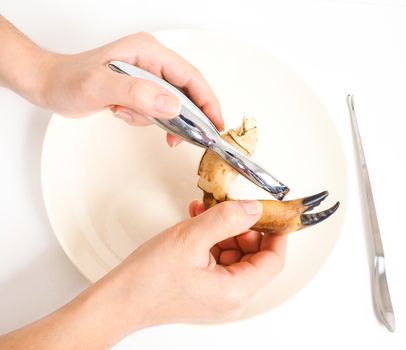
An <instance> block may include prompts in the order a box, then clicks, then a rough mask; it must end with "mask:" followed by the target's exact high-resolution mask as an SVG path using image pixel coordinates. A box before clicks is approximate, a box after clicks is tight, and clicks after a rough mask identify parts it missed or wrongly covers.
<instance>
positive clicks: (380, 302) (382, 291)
mask: <svg viewBox="0 0 406 350" xmlns="http://www.w3.org/2000/svg"><path fill="white" fill-rule="evenodd" d="M347 104H348V109H349V111H350V117H351V124H352V130H353V134H354V138H355V144H356V148H357V154H358V158H359V161H360V168H361V176H362V184H363V190H364V193H365V196H366V199H367V210H368V214H369V219H370V223H371V234H372V240H373V246H374V254H375V261H374V275H373V300H374V305H375V308H376V311H377V313H378V314H379V316H380V318H381V320H382V322H383V324H384V325H385V326H386V327H387V328H388V330H389V331H391V332H394V331H395V314H394V312H393V307H392V302H391V298H390V294H389V287H388V282H387V279H386V272H385V255H384V252H383V245H382V239H381V234H380V231H379V224H378V217H377V214H376V208H375V202H374V196H373V194H372V187H371V181H370V179H369V173H368V167H367V162H366V160H365V155H364V149H363V147H362V141H361V135H360V132H359V128H358V123H357V117H356V114H355V108H354V97H353V95H348V96H347Z"/></svg>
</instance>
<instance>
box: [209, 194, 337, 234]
mask: <svg viewBox="0 0 406 350" xmlns="http://www.w3.org/2000/svg"><path fill="white" fill-rule="evenodd" d="M327 196H328V192H327V191H323V192H320V193H318V194H315V195H312V196H309V197H304V198H300V199H294V200H291V201H286V202H280V201H275V200H260V202H261V203H262V207H263V211H262V215H261V217H260V219H259V220H258V221H257V223H256V224H255V225H254V226H252V227H251V230H254V231H259V232H263V233H268V234H273V235H285V234H287V233H290V232H294V231H299V230H301V229H303V228H306V227H309V226H313V225H316V224H318V223H319V222H322V221H324V220H326V219H327V218H328V217H330V216H331V215H333V214H334V212H335V211H336V210H337V208H338V207H339V205H340V203H339V202H337V203H336V204H335V205H334V206H332V207H331V208H330V209H327V210H324V211H321V212H319V213H314V214H310V213H309V214H305V213H307V212H308V211H310V210H312V209H314V208H315V207H317V206H318V205H320V203H321V202H322V201H323V200H324V199H325V198H326V197H327ZM226 200H231V199H230V198H226ZM217 203H219V201H217V200H216V199H215V198H214V196H213V195H212V194H211V193H208V192H204V197H203V204H204V207H205V208H206V209H208V208H210V207H213V206H214V205H216V204H217Z"/></svg>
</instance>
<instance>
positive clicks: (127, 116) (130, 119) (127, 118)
mask: <svg viewBox="0 0 406 350" xmlns="http://www.w3.org/2000/svg"><path fill="white" fill-rule="evenodd" d="M114 116H116V117H117V118H120V119H122V120H124V121H126V122H127V123H132V122H133V121H134V119H133V116H132V115H131V113H130V112H127V111H126V110H123V109H119V110H118V111H116V112H114Z"/></svg>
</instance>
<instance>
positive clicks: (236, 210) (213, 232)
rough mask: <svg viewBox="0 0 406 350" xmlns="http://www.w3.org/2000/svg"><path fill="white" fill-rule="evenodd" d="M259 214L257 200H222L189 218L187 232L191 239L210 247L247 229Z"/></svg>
mask: <svg viewBox="0 0 406 350" xmlns="http://www.w3.org/2000/svg"><path fill="white" fill-rule="evenodd" d="M261 214H262V204H261V202H259V201H227V202H222V203H220V204H217V205H215V206H214V207H212V208H210V209H208V210H206V211H205V212H204V213H202V214H200V215H198V216H196V217H194V218H193V219H191V221H190V223H191V226H190V231H189V232H190V235H192V239H195V240H196V241H198V242H202V243H203V244H204V245H205V246H207V247H208V248H211V247H212V246H213V245H215V244H216V243H218V242H221V241H223V240H225V239H226V238H229V237H233V236H236V235H238V234H240V233H241V232H244V231H247V230H248V229H249V228H250V227H251V226H253V225H254V224H255V223H256V222H257V221H258V220H259V218H260V216H261Z"/></svg>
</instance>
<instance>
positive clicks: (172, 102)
mask: <svg viewBox="0 0 406 350" xmlns="http://www.w3.org/2000/svg"><path fill="white" fill-rule="evenodd" d="M154 108H155V110H156V111H157V112H158V113H160V114H165V115H167V116H169V117H172V116H173V117H174V116H176V115H177V114H178V113H179V111H180V101H179V99H178V98H176V97H173V96H169V95H163V94H162V95H158V96H157V97H156V99H155V106H154Z"/></svg>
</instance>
